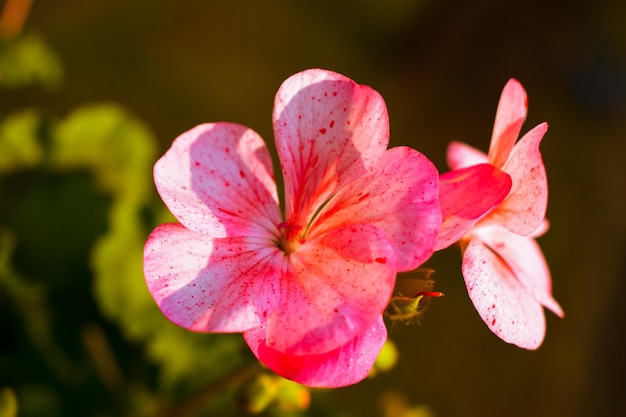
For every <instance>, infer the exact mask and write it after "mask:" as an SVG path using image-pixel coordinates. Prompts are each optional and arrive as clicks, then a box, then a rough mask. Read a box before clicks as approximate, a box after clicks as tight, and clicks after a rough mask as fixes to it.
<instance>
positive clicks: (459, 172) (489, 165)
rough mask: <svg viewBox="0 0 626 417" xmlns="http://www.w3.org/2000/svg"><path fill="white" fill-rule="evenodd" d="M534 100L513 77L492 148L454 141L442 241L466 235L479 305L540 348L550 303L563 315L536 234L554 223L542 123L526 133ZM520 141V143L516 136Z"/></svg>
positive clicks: (510, 333)
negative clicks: (523, 131)
mask: <svg viewBox="0 0 626 417" xmlns="http://www.w3.org/2000/svg"><path fill="white" fill-rule="evenodd" d="M527 107H528V101H527V98H526V92H525V91H524V89H523V87H522V86H521V84H520V83H519V82H517V81H516V80H510V81H509V82H508V83H507V84H506V86H505V87H504V90H503V91H502V96H501V98H500V103H499V105H498V110H497V113H496V120H495V124H494V129H493V135H492V138H491V145H490V148H489V154H488V155H485V154H484V153H482V152H481V151H479V150H477V149H474V148H472V147H470V146H468V145H465V144H462V143H459V142H453V143H452V144H450V146H449V148H448V164H449V165H450V167H451V168H452V171H451V172H449V173H446V174H443V175H442V176H441V183H440V185H441V191H440V193H441V195H440V198H441V205H442V211H443V217H444V220H443V227H442V231H441V233H440V236H439V240H438V242H437V249H442V248H444V247H446V246H449V245H450V244H452V243H454V242H455V241H456V240H458V239H460V240H461V247H462V250H463V263H462V271H463V276H464V278H465V283H466V285H467V290H468V293H469V296H470V299H471V300H472V302H473V304H474V307H475V308H476V310H477V311H478V313H479V314H480V316H481V318H482V319H483V320H484V321H485V323H486V324H487V326H488V327H489V328H490V329H491V331H493V332H494V333H495V334H496V335H498V336H499V337H500V338H501V339H503V340H504V341H506V342H509V343H513V344H515V345H518V346H520V347H523V348H527V349H536V348H537V347H539V346H540V345H541V343H542V341H543V339H544V336H545V317H544V313H543V307H547V308H548V309H550V310H552V311H553V312H554V313H555V314H557V315H558V316H560V317H563V310H562V309H561V307H560V306H559V304H558V303H557V302H556V301H555V300H554V298H553V297H552V289H551V286H552V284H551V277H550V271H549V269H548V266H547V264H546V262H545V259H544V257H543V254H542V253H541V249H540V248H539V246H538V245H537V243H536V241H535V239H534V238H535V237H537V236H539V235H540V234H542V233H543V232H544V231H545V230H547V227H548V223H547V221H546V220H545V214H546V208H547V203H548V186H547V179H546V171H545V168H544V165H543V160H542V158H541V153H540V152H539V144H540V142H541V139H542V138H543V136H544V134H545V133H546V131H547V129H548V125H547V124H546V123H541V124H540V125H538V126H536V127H535V128H533V129H532V130H530V131H529V132H528V133H526V134H525V135H524V136H523V137H522V138H521V139H520V140H519V141H517V138H518V136H519V133H520V130H521V127H522V124H523V122H524V119H525V118H526V111H527ZM516 141H517V143H516Z"/></svg>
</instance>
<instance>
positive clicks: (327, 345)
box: [266, 224, 396, 355]
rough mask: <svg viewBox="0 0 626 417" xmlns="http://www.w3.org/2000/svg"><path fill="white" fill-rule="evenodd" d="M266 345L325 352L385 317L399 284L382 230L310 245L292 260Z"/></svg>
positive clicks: (331, 236)
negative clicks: (377, 319) (385, 311)
mask: <svg viewBox="0 0 626 417" xmlns="http://www.w3.org/2000/svg"><path fill="white" fill-rule="evenodd" d="M288 259H289V262H290V264H291V265H292V267H291V268H290V269H289V270H286V273H288V274H289V275H286V276H284V277H283V279H282V284H283V287H282V288H281V299H280V303H279V305H278V307H277V309H276V310H275V312H274V314H272V315H271V316H270V317H269V318H268V323H267V336H266V337H267V341H266V343H267V345H268V346H269V347H271V348H272V349H274V350H276V351H279V352H282V353H286V354H289V355H310V354H319V353H326V352H330V351H332V350H335V349H337V348H338V347H339V346H342V345H344V344H346V343H348V342H349V341H350V340H352V339H353V338H354V337H356V336H357V335H358V334H360V333H362V332H363V331H364V330H365V329H366V328H368V327H369V326H370V325H371V324H372V323H373V322H374V320H375V319H376V318H377V317H378V316H379V315H380V314H381V313H382V312H383V310H384V309H385V307H386V306H387V303H388V302H389V298H390V296H391V292H392V290H393V285H394V281H395V273H396V271H395V268H394V265H395V259H394V253H393V250H392V248H391V246H390V244H389V242H388V241H387V238H386V236H385V235H384V233H383V232H382V231H380V230H379V229H377V228H376V227H373V226H370V225H361V224H358V225H353V226H350V227H347V228H343V229H337V230H333V231H331V232H329V233H327V234H325V235H322V236H319V237H317V238H315V239H312V240H309V241H307V242H306V243H304V244H303V245H302V246H300V247H299V248H298V249H297V250H296V251H295V252H292V253H291V254H290V255H289V258H288Z"/></svg>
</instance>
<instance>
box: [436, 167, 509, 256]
mask: <svg viewBox="0 0 626 417" xmlns="http://www.w3.org/2000/svg"><path fill="white" fill-rule="evenodd" d="M510 189H511V177H510V176H509V175H508V174H507V173H505V172H503V171H501V170H499V169H498V168H496V167H494V166H493V165H490V164H480V165H473V166H471V167H467V168H461V169H457V170H454V171H449V172H446V173H445V174H442V175H441V176H440V177H439V202H440V204H441V215H442V218H443V221H442V224H441V230H440V232H439V236H438V238H437V243H436V245H435V250H441V249H444V248H447V247H448V246H450V245H452V244H453V243H456V242H458V241H459V240H460V239H461V238H462V237H463V236H465V235H466V234H467V233H468V232H469V231H470V230H471V229H472V227H474V225H475V224H476V222H478V220H480V219H481V218H482V217H483V216H485V215H486V214H487V213H488V212H489V211H490V210H491V209H493V208H494V207H496V206H497V205H498V204H500V203H501V202H502V201H503V200H504V199H505V197H506V196H507V195H508V194H509V191H510Z"/></svg>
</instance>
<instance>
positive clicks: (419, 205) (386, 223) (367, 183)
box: [308, 147, 441, 271]
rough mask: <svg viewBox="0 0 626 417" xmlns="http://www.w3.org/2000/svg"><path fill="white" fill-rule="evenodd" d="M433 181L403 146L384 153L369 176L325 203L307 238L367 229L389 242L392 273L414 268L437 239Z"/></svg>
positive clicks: (424, 163) (427, 167) (432, 173)
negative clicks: (372, 228) (360, 226)
mask: <svg viewBox="0 0 626 417" xmlns="http://www.w3.org/2000/svg"><path fill="white" fill-rule="evenodd" d="M438 182H439V175H438V172H437V169H436V168H435V166H434V165H433V164H432V162H430V161H429V160H428V159H427V158H426V157H425V156H424V155H422V154H421V153H419V152H417V151H416V150H414V149H411V148H407V147H396V148H392V149H389V150H388V151H387V152H385V154H384V155H383V157H382V158H381V159H380V161H379V163H378V165H376V167H375V168H374V169H373V170H372V171H370V172H368V173H367V174H365V175H363V176H362V177H360V178H358V179H357V180H355V181H353V182H352V183H350V184H348V185H347V186H345V187H343V188H342V189H340V190H339V191H338V192H337V194H336V195H334V196H333V197H332V198H331V200H330V201H329V202H328V204H326V206H325V207H324V208H323V209H322V211H321V212H320V214H319V216H318V217H317V218H316V220H315V221H314V223H313V224H312V225H311V227H310V232H309V235H308V236H309V237H311V238H315V236H318V235H320V234H324V233H326V232H327V231H329V230H332V229H337V228H341V227H345V226H348V225H352V224H356V223H366V224H371V225H373V226H376V227H377V228H378V229H380V230H382V231H383V232H384V233H385V235H386V236H387V239H388V240H389V242H390V243H391V246H392V247H393V250H394V252H395V259H396V268H397V269H398V270H400V271H408V270H411V269H415V268H417V267H418V266H420V265H421V264H422V263H423V262H424V261H426V259H428V258H429V257H430V256H431V255H432V253H433V248H434V244H435V240H436V238H437V235H438V234H439V228H440V226H441V211H440V209H439V197H438V191H439V186H438Z"/></svg>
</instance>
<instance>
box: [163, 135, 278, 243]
mask: <svg viewBox="0 0 626 417" xmlns="http://www.w3.org/2000/svg"><path fill="white" fill-rule="evenodd" d="M154 182H155V184H156V186H157V190H158V191H159V194H160V195H161V198H162V199H163V201H164V202H165V204H166V205H167V207H168V208H169V209H170V211H171V212H172V213H173V214H174V216H175V217H176V218H177V219H178V220H179V221H180V222H181V223H182V224H183V225H185V227H187V228H189V229H190V230H194V231H197V232H201V233H205V234H208V235H210V236H212V237H224V236H232V235H240V236H242V235H258V234H259V232H258V230H257V229H259V228H262V229H265V230H270V231H273V230H276V225H277V224H278V223H280V221H281V217H280V209H279V206H278V198H277V193H276V185H275V183H274V177H273V175H272V162H271V158H270V155H269V152H268V151H267V148H266V146H265V144H264V143H263V140H262V139H261V138H260V137H259V135H257V134H256V133H255V132H254V131H252V130H250V129H248V128H246V127H244V126H241V125H237V124H232V123H215V124H203V125H199V126H197V127H195V128H193V129H191V130H189V131H187V132H185V133H183V134H182V135H180V136H179V137H178V138H176V140H175V141H174V143H173V144H172V147H171V148H170V149H169V150H168V151H167V152H166V153H165V155H163V157H161V159H159V161H157V163H156V164H155V166H154ZM276 233H277V232H276ZM261 234H263V233H261Z"/></svg>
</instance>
